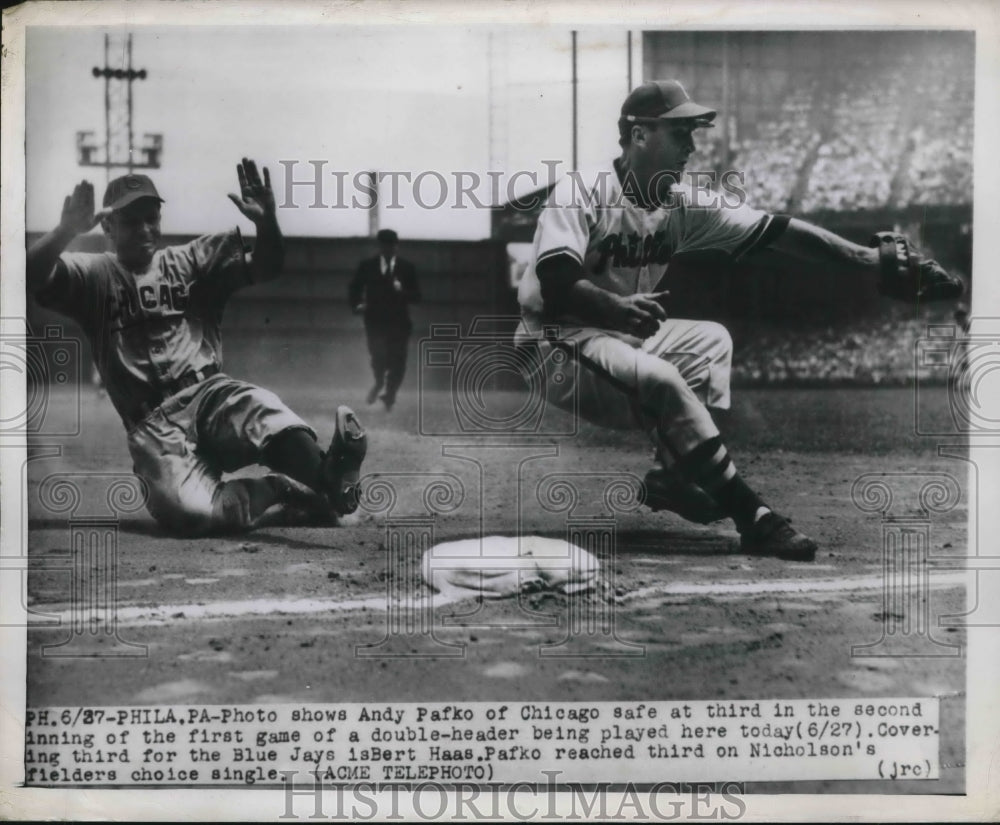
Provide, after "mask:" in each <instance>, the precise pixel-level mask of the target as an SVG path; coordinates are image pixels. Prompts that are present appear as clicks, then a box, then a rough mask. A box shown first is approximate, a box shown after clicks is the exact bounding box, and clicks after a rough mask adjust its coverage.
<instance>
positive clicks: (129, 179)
mask: <svg viewBox="0 0 1000 825" xmlns="http://www.w3.org/2000/svg"><path fill="white" fill-rule="evenodd" d="M139 198H156V199H157V200H158V201H159V202H160V203H163V198H161V197H160V193H159V192H157V191H156V187H155V186H153V182H152V181H151V180H150V179H149V178H147V177H146V176H145V175H122V176H121V177H120V178H115V179H114V180H113V181H111V183H109V184H108V188H107V189H106V190H104V208H105V209H112V210H115V209H124V208H125V207H126V206H128V205H129V204H130V203H132V202H133V201H137V200H139Z"/></svg>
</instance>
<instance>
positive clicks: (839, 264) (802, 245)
mask: <svg viewBox="0 0 1000 825" xmlns="http://www.w3.org/2000/svg"><path fill="white" fill-rule="evenodd" d="M768 249H769V250H770V251H771V252H774V253H777V254H778V255H780V256H782V257H787V258H791V259H792V260H794V261H804V262H808V263H814V264H822V265H825V266H828V267H832V268H834V269H838V270H841V271H842V272H843V273H844V274H858V275H870V276H874V275H877V274H878V271H879V262H878V250H877V249H872V248H870V247H867V246H859V245H858V244H856V243H852V242H851V241H848V240H847V239H845V238H842V237H840V235H836V234H834V233H833V232H830V231H828V230H826V229H823V228H822V227H819V226H815V225H814V224H811V223H807V222H806V221H802V220H799V219H797V218H792V220H790V221H789V222H788V226H787V227H786V229H785V231H784V232H783V233H782V234H781V235H780V236H779V237H778V238H777V239H776V240H775V241H774V242H772V243H771V245H770V246H769V247H768Z"/></svg>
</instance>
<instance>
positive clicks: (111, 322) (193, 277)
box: [36, 229, 250, 423]
mask: <svg viewBox="0 0 1000 825" xmlns="http://www.w3.org/2000/svg"><path fill="white" fill-rule="evenodd" d="M59 260H60V262H61V264H62V265H61V266H56V268H55V270H54V272H53V274H52V276H51V277H50V279H49V281H48V282H47V283H46V285H45V286H44V287H43V288H42V289H41V290H39V291H38V293H37V295H36V298H37V299H38V301H39V303H40V304H42V306H46V307H49V308H51V309H54V310H56V311H57V312H60V313H62V314H64V315H67V316H69V317H70V318H72V319H74V320H75V321H77V322H78V323H79V324H80V326H81V327H82V328H83V330H84V333H85V334H86V335H87V337H88V339H89V340H90V343H91V347H92V349H93V352H94V357H95V360H96V362H97V365H98V369H99V370H100V372H101V376H102V377H103V378H104V383H105V386H106V387H107V391H108V396H109V397H110V399H111V402H112V403H113V404H114V406H115V409H116V410H117V411H118V413H119V415H121V416H122V418H123V419H124V420H125V421H126V423H129V422H131V421H133V419H134V416H135V413H136V410H137V409H139V408H140V407H141V406H142V405H149V406H154V407H155V406H158V405H159V403H160V402H161V401H162V400H163V398H164V395H165V394H166V393H167V392H168V388H169V387H170V385H171V383H172V382H175V381H176V380H177V379H178V378H180V377H181V376H183V375H185V374H186V373H188V372H191V371H197V370H203V369H205V368H207V367H216V368H221V366H222V337H221V331H220V324H221V322H222V310H223V307H224V305H225V302H226V299H227V298H228V297H229V296H230V295H231V294H232V292H233V291H234V290H236V289H239V288H240V287H242V286H246V285H248V284H249V283H250V271H249V267H248V265H247V261H246V255H245V252H244V247H243V239H242V237H241V235H240V232H239V230H238V229H234V230H233V231H231V232H227V233H222V234H217V235H206V236H204V237H201V238H197V239H195V240H193V241H191V242H190V243H187V244H184V245H182V246H172V247H167V248H165V249H160V250H157V251H156V252H155V253H154V254H153V258H152V260H151V261H150V264H149V266H148V267H147V268H146V269H145V270H144V271H142V272H132V271H131V270H129V269H126V268H125V267H124V266H122V264H121V263H120V262H119V261H118V258H117V256H116V255H115V253H113V252H105V253H99V254H94V253H84V252H65V253H63V254H62V255H61V256H60V259H59Z"/></svg>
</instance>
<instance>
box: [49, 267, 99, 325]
mask: <svg viewBox="0 0 1000 825" xmlns="http://www.w3.org/2000/svg"><path fill="white" fill-rule="evenodd" d="M106 263H107V256H106V255H102V254H100V253H96V254H95V253H93V252H63V253H62V255H60V256H59V259H58V261H57V262H56V265H55V267H54V268H53V270H52V274H51V275H50V276H49V279H48V281H46V283H45V285H44V286H43V287H42V288H41V289H39V290H38V291H37V292H35V300H36V301H38V303H39V304H40V305H41V306H43V307H45V308H46V309H51V310H55V311H56V312H58V313H61V314H62V315H66V316H68V317H70V318H72V319H74V320H75V321H80V322H82V321H85V320H86V316H87V313H88V311H89V309H90V308H91V306H92V304H93V302H94V297H95V295H96V294H97V292H98V290H99V288H100V285H101V284H100V282H101V274H102V270H103V267H104V265H105V264H106Z"/></svg>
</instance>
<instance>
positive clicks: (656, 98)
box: [621, 80, 716, 126]
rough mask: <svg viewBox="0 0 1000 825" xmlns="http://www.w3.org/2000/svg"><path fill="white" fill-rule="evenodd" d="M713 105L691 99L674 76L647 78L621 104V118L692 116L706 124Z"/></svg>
mask: <svg viewBox="0 0 1000 825" xmlns="http://www.w3.org/2000/svg"><path fill="white" fill-rule="evenodd" d="M715 115H716V111H715V109H709V108H708V107H707V106H702V105H700V104H698V103H695V102H694V101H693V100H692V99H691V97H690V96H689V95H688V93H687V92H686V91H685V90H684V87H683V86H682V85H681V84H680V81H678V80H647V81H646V82H645V83H643V84H642V85H641V86H638V87H636V88H635V89H633V90H632V93H631V94H630V95H629V96H628V97H627V98H625V102H624V103H623V104H622V116H621V119H622V120H626V121H635V120H654V119H655V120H661V119H662V120H694V121H697V122H698V124H699V125H701V126H708V125H710V124H711V122H712V121H713V120H715Z"/></svg>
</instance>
